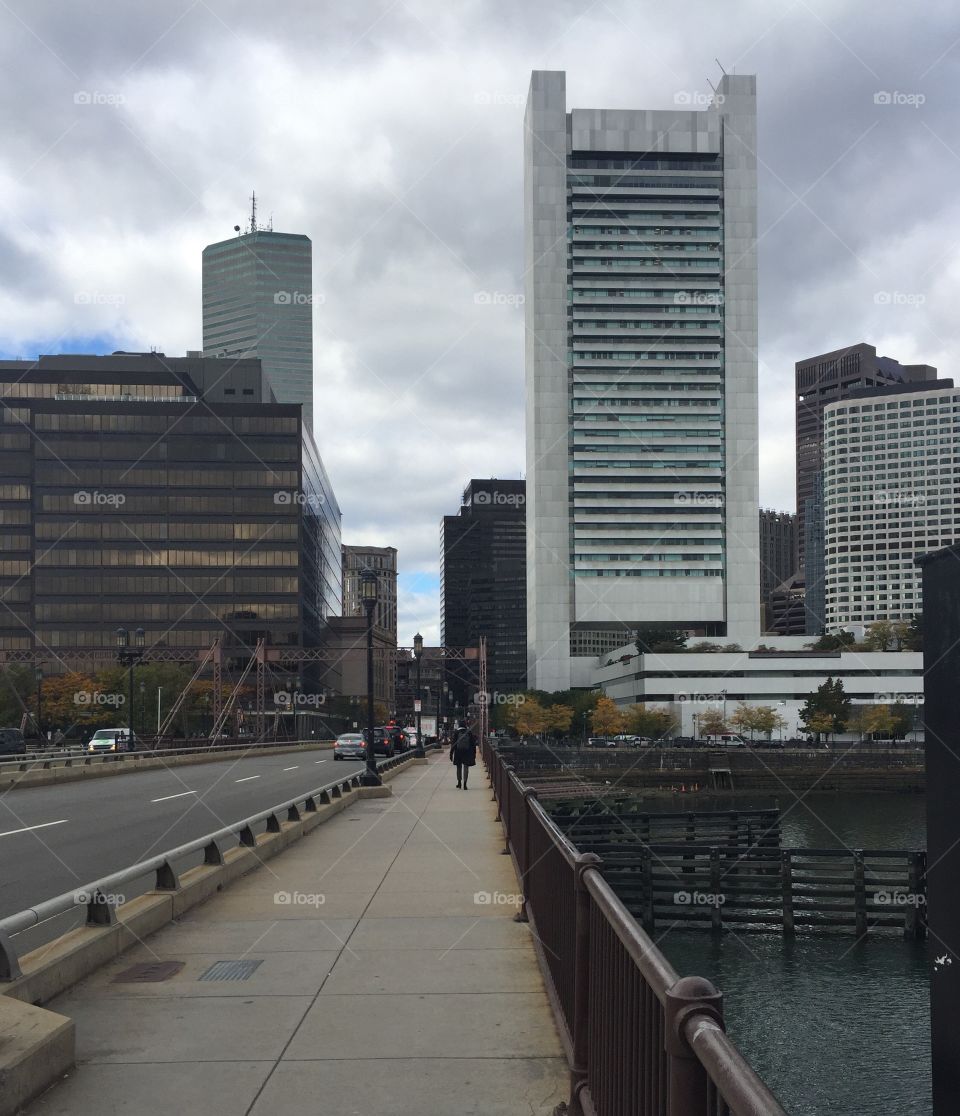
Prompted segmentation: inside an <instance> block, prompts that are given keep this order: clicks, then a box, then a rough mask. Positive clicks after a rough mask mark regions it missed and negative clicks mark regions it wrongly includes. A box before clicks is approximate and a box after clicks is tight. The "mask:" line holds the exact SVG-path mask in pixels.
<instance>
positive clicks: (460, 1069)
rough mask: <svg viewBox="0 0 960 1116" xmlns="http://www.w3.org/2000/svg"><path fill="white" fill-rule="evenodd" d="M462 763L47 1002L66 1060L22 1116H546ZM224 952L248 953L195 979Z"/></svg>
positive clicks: (499, 859)
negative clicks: (90, 1115)
mask: <svg viewBox="0 0 960 1116" xmlns="http://www.w3.org/2000/svg"><path fill="white" fill-rule="evenodd" d="M472 776H473V778H472V780H471V787H470V789H469V790H468V791H467V792H466V793H464V792H463V791H460V790H457V789H456V787H455V782H454V775H453V770H452V766H451V764H450V763H449V762H448V760H447V759H446V757H445V756H442V755H433V756H432V757H431V759H430V761H429V763H428V764H427V765H426V766H424V765H419V766H417V765H415V766H413V767H411V768H409V769H408V770H406V771H404V772H402V773H401V774H400V775H398V776H397V778H395V779H394V780H393V781H392V783H391V784H390V785H391V787H392V789H393V797H392V798H383V799H367V800H365V801H362V802H358V803H357V804H355V805H354V806H351V807H350V808H349V809H348V810H346V811H344V812H343V813H342V814H339V815H338V816H337V817H335V818H333V819H332V820H331V821H329V822H327V823H326V824H324V825H321V826H319V827H318V828H317V829H316V830H315V831H314V832H313V833H312V834H310V835H309V836H307V837H305V838H303V839H302V840H301V841H298V842H297V843H296V844H295V845H293V846H292V847H291V848H290V849H288V850H287V851H285V852H284V853H282V854H281V855H280V856H278V857H276V858H274V859H272V860H270V861H269V862H268V863H266V864H265V865H264V866H262V867H261V868H260V869H258V870H257V871H256V872H255V873H253V874H252V875H250V876H248V877H246V878H244V879H243V880H241V881H239V882H237V883H235V884H233V885H232V886H231V887H230V888H229V889H228V890H226V891H225V892H224V893H223V894H222V895H219V896H216V897H215V898H213V899H211V900H210V901H209V902H207V903H205V904H203V905H202V906H200V907H197V908H195V909H194V910H192V911H191V912H189V914H188V915H187V916H186V917H184V918H182V919H181V920H180V921H179V922H177V923H175V924H173V925H171V926H169V927H167V928H166V929H164V930H161V931H160V932H159V933H157V934H155V935H154V936H153V937H151V938H150V939H148V940H147V941H146V942H145V943H144V944H143V945H141V946H138V947H137V948H136V949H134V950H131V951H130V952H129V953H127V954H125V955H124V956H123V957H122V958H120V959H119V960H118V961H116V962H114V963H112V964H111V965H108V966H106V967H105V968H103V969H101V970H99V971H98V972H97V973H95V974H94V975H93V976H91V977H89V978H88V979H87V980H85V981H83V982H82V983H81V984H79V985H77V986H76V988H74V989H72V990H71V991H70V992H69V993H66V994H65V995H63V996H61V997H59V998H58V999H56V1000H54V1001H53V1002H52V1003H51V1004H49V1005H48V1006H49V1007H51V1008H52V1009H53V1010H54V1011H58V1012H60V1013H62V1014H64V1015H67V1016H69V1017H71V1018H72V1019H74V1020H75V1021H76V1025H77V1069H76V1070H75V1071H74V1072H73V1073H72V1074H71V1075H70V1076H69V1077H68V1078H67V1079H65V1081H64V1082H63V1083H61V1084H60V1085H58V1086H57V1087H55V1088H54V1089H52V1090H50V1091H49V1092H48V1093H46V1094H45V1095H44V1096H43V1097H41V1098H40V1099H39V1100H38V1101H36V1102H34V1104H33V1105H32V1106H31V1108H30V1109H29V1112H30V1114H31V1116H76V1113H79V1112H101V1113H104V1114H109V1116H113V1114H115V1113H116V1114H119V1113H124V1114H126V1113H129V1114H131V1116H133V1114H136V1116H154V1114H156V1116H160V1114H162V1116H170V1114H171V1113H174V1114H175V1113H177V1112H178V1111H201V1112H203V1113H204V1114H205V1116H237V1114H250V1116H294V1114H296V1116H300V1114H301V1113H302V1112H304V1111H322V1112H336V1113H338V1114H342V1116H354V1114H356V1116H386V1114H389V1116H408V1114H409V1116H414V1114H416V1116H423V1114H425V1113H429V1114H431V1116H466V1114H473V1113H476V1114H481V1113H482V1114H483V1116H498V1114H502V1116H508V1114H509V1116H513V1114H515V1113H524V1114H525V1116H549V1114H550V1113H551V1112H552V1111H553V1108H554V1106H555V1105H556V1104H557V1103H558V1102H559V1101H560V1100H562V1099H564V1098H565V1096H566V1088H567V1081H568V1074H567V1063H566V1059H565V1058H564V1056H563V1051H562V1048H561V1046H560V1041H559V1039H558V1037H557V1033H556V1028H555V1026H554V1022H553V1016H552V1014H551V1011H550V1006H549V1003H548V1001H547V996H546V992H545V990H544V985H543V981H542V978H541V976H540V971H539V968H538V966H537V962H536V958H535V956H534V951H533V947H532V944H531V941H530V931H529V928H528V927H527V926H526V925H524V924H519V923H514V922H513V921H512V916H513V914H514V912H515V910H516V907H515V906H513V905H505V904H502V903H495V902H492V903H483V902H480V903H478V902H477V901H476V900H475V898H474V896H475V893H477V892H483V893H488V894H490V893H497V892H499V893H501V894H509V895H513V894H515V893H516V892H518V891H519V887H518V885H517V880H516V876H515V875H514V872H513V867H512V863H511V861H510V858H509V857H506V856H502V855H500V849H501V848H502V844H503V842H502V836H501V829H500V826H499V824H497V823H496V822H495V821H494V819H495V817H496V807H495V805H493V804H492V803H491V801H490V797H491V795H490V792H489V789H488V786H487V780H486V777H485V773H484V770H483V768H482V766H480V765H478V766H477V767H476V768H475V769H474V770H473V772H472ZM278 893H281V894H283V895H286V896H290V897H292V898H291V901H289V902H284V901H282V899H281V901H279V902H278V901H277V899H276V896H277V894H278ZM158 960H159V961H167V960H170V961H180V962H182V963H183V968H182V969H181V970H180V971H179V972H178V973H176V975H174V976H172V977H170V978H169V979H167V980H165V981H162V982H158V983H139V984H132V983H112V982H113V979H114V977H116V976H117V974H119V973H121V972H123V971H124V970H127V969H129V968H130V966H132V965H133V964H135V963H137V962H156V961H158ZM225 960H226V961H250V962H257V963H258V964H257V965H256V967H255V971H253V973H252V975H250V976H249V977H248V978H247V979H226V980H223V979H221V980H210V979H209V978H208V979H206V980H202V981H201V980H199V979H198V978H200V976H201V975H202V974H204V973H206V971H207V970H208V969H209V968H210V966H211V965H213V964H214V963H215V962H217V961H225Z"/></svg>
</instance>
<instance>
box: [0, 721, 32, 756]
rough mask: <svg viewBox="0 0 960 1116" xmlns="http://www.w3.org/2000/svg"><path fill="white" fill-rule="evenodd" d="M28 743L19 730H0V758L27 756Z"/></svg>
mask: <svg viewBox="0 0 960 1116" xmlns="http://www.w3.org/2000/svg"><path fill="white" fill-rule="evenodd" d="M26 754H27V742H26V740H25V739H24V736H23V733H22V732H21V731H20V729H18V728H0V756H25V755H26Z"/></svg>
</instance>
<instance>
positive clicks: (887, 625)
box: [863, 620, 897, 651]
mask: <svg viewBox="0 0 960 1116" xmlns="http://www.w3.org/2000/svg"><path fill="white" fill-rule="evenodd" d="M896 635H897V632H896V629H895V628H894V625H893V623H892V622H891V621H890V620H875V621H874V622H873V623H872V624H871V625H870V627H869V628H867V632H866V635H865V636H864V637H863V648H864V650H865V651H891V650H893V646H894V643H895V640H896Z"/></svg>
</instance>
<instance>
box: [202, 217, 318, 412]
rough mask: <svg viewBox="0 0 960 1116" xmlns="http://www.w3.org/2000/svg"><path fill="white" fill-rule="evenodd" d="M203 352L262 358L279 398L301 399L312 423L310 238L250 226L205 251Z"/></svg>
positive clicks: (277, 398)
mask: <svg viewBox="0 0 960 1116" xmlns="http://www.w3.org/2000/svg"><path fill="white" fill-rule="evenodd" d="M203 351H204V353H205V354H206V355H207V356H227V357H258V358H259V360H260V362H261V364H262V365H263V370H264V372H265V373H266V377H267V379H268V381H269V383H270V386H271V388H272V389H273V393H274V396H275V397H276V400H277V402H278V403H299V404H301V405H302V407H303V421H304V423H305V425H306V426H307V427H308V428H309V429H311V430H312V429H313V264H312V245H311V243H310V238H309V237H307V236H302V235H300V234H298V233H279V232H273V230H272V229H262V228H259V227H258V226H257V224H256V217H255V216H254V217H253V218H252V219H251V222H250V226H249V228H248V230H247V231H246V232H245V233H243V234H241V235H239V236H235V237H233V238H232V239H231V240H223V241H220V242H219V243H217V244H209V245H207V247H206V248H204V250H203Z"/></svg>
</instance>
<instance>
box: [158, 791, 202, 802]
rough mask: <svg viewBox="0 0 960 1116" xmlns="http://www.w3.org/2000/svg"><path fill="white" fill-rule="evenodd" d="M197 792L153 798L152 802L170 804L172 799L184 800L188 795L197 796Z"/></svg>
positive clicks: (184, 792) (182, 792) (183, 792)
mask: <svg viewBox="0 0 960 1116" xmlns="http://www.w3.org/2000/svg"><path fill="white" fill-rule="evenodd" d="M196 793H197V792H196V791H181V792H180V793H179V794H167V795H164V797H163V798H151V799H150V801H151V802H169V801H170V799H171V798H183V797H184V795H187V794H196Z"/></svg>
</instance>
